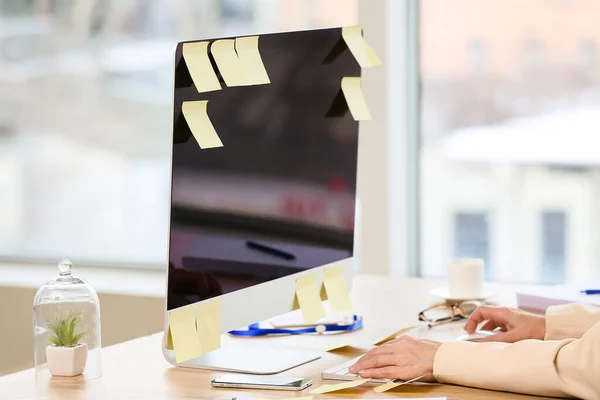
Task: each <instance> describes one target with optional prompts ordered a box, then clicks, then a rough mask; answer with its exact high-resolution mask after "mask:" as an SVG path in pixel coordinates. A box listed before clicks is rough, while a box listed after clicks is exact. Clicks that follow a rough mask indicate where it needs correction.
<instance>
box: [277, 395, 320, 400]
mask: <svg viewBox="0 0 600 400" xmlns="http://www.w3.org/2000/svg"><path fill="white" fill-rule="evenodd" d="M312 398H313V397H312V396H303V397H287V398H285V399H279V400H312Z"/></svg>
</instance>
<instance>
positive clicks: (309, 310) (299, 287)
mask: <svg viewBox="0 0 600 400" xmlns="http://www.w3.org/2000/svg"><path fill="white" fill-rule="evenodd" d="M296 299H297V300H298V305H299V306H300V310H301V311H302V317H303V318H304V322H305V323H311V322H315V321H318V320H320V319H321V318H325V310H324V309H323V303H321V297H320V295H319V288H318V287H317V275H315V274H310V275H305V276H302V277H300V278H298V279H296Z"/></svg>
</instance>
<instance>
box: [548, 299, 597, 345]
mask: <svg viewBox="0 0 600 400" xmlns="http://www.w3.org/2000/svg"><path fill="white" fill-rule="evenodd" d="M598 322H600V307H595V306H591V305H587V304H578V303H576V304H566V305H562V306H554V307H550V308H548V310H547V311H546V337H545V340H560V339H578V338H580V337H581V336H583V334H584V333H585V332H587V331H588V330H589V329H590V328H591V327H592V326H594V325H595V324H596V323H598Z"/></svg>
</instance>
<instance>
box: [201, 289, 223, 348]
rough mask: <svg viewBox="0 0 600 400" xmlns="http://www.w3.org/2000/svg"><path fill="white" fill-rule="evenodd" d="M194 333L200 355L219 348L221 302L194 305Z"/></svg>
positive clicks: (213, 301) (211, 301) (214, 301)
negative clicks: (195, 332) (196, 337)
mask: <svg viewBox="0 0 600 400" xmlns="http://www.w3.org/2000/svg"><path fill="white" fill-rule="evenodd" d="M196 331H197V333H198V339H199V342H200V350H201V352H202V354H206V353H209V352H211V351H213V350H217V349H218V348H220V347H221V302H220V301H219V299H215V300H210V301H205V302H203V303H200V304H198V305H196Z"/></svg>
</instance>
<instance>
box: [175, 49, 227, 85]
mask: <svg viewBox="0 0 600 400" xmlns="http://www.w3.org/2000/svg"><path fill="white" fill-rule="evenodd" d="M208 45H209V42H194V43H184V44H183V45H182V55H183V59H184V60H185V65H187V69H188V72H189V73H190V76H191V77H192V81H193V82H194V86H195V87H196V90H197V91H198V93H204V92H210V91H214V90H221V83H220V82H219V79H218V78H217V75H216V74H215V71H214V69H213V66H212V64H211V62H210V59H209V57H208Z"/></svg>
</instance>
